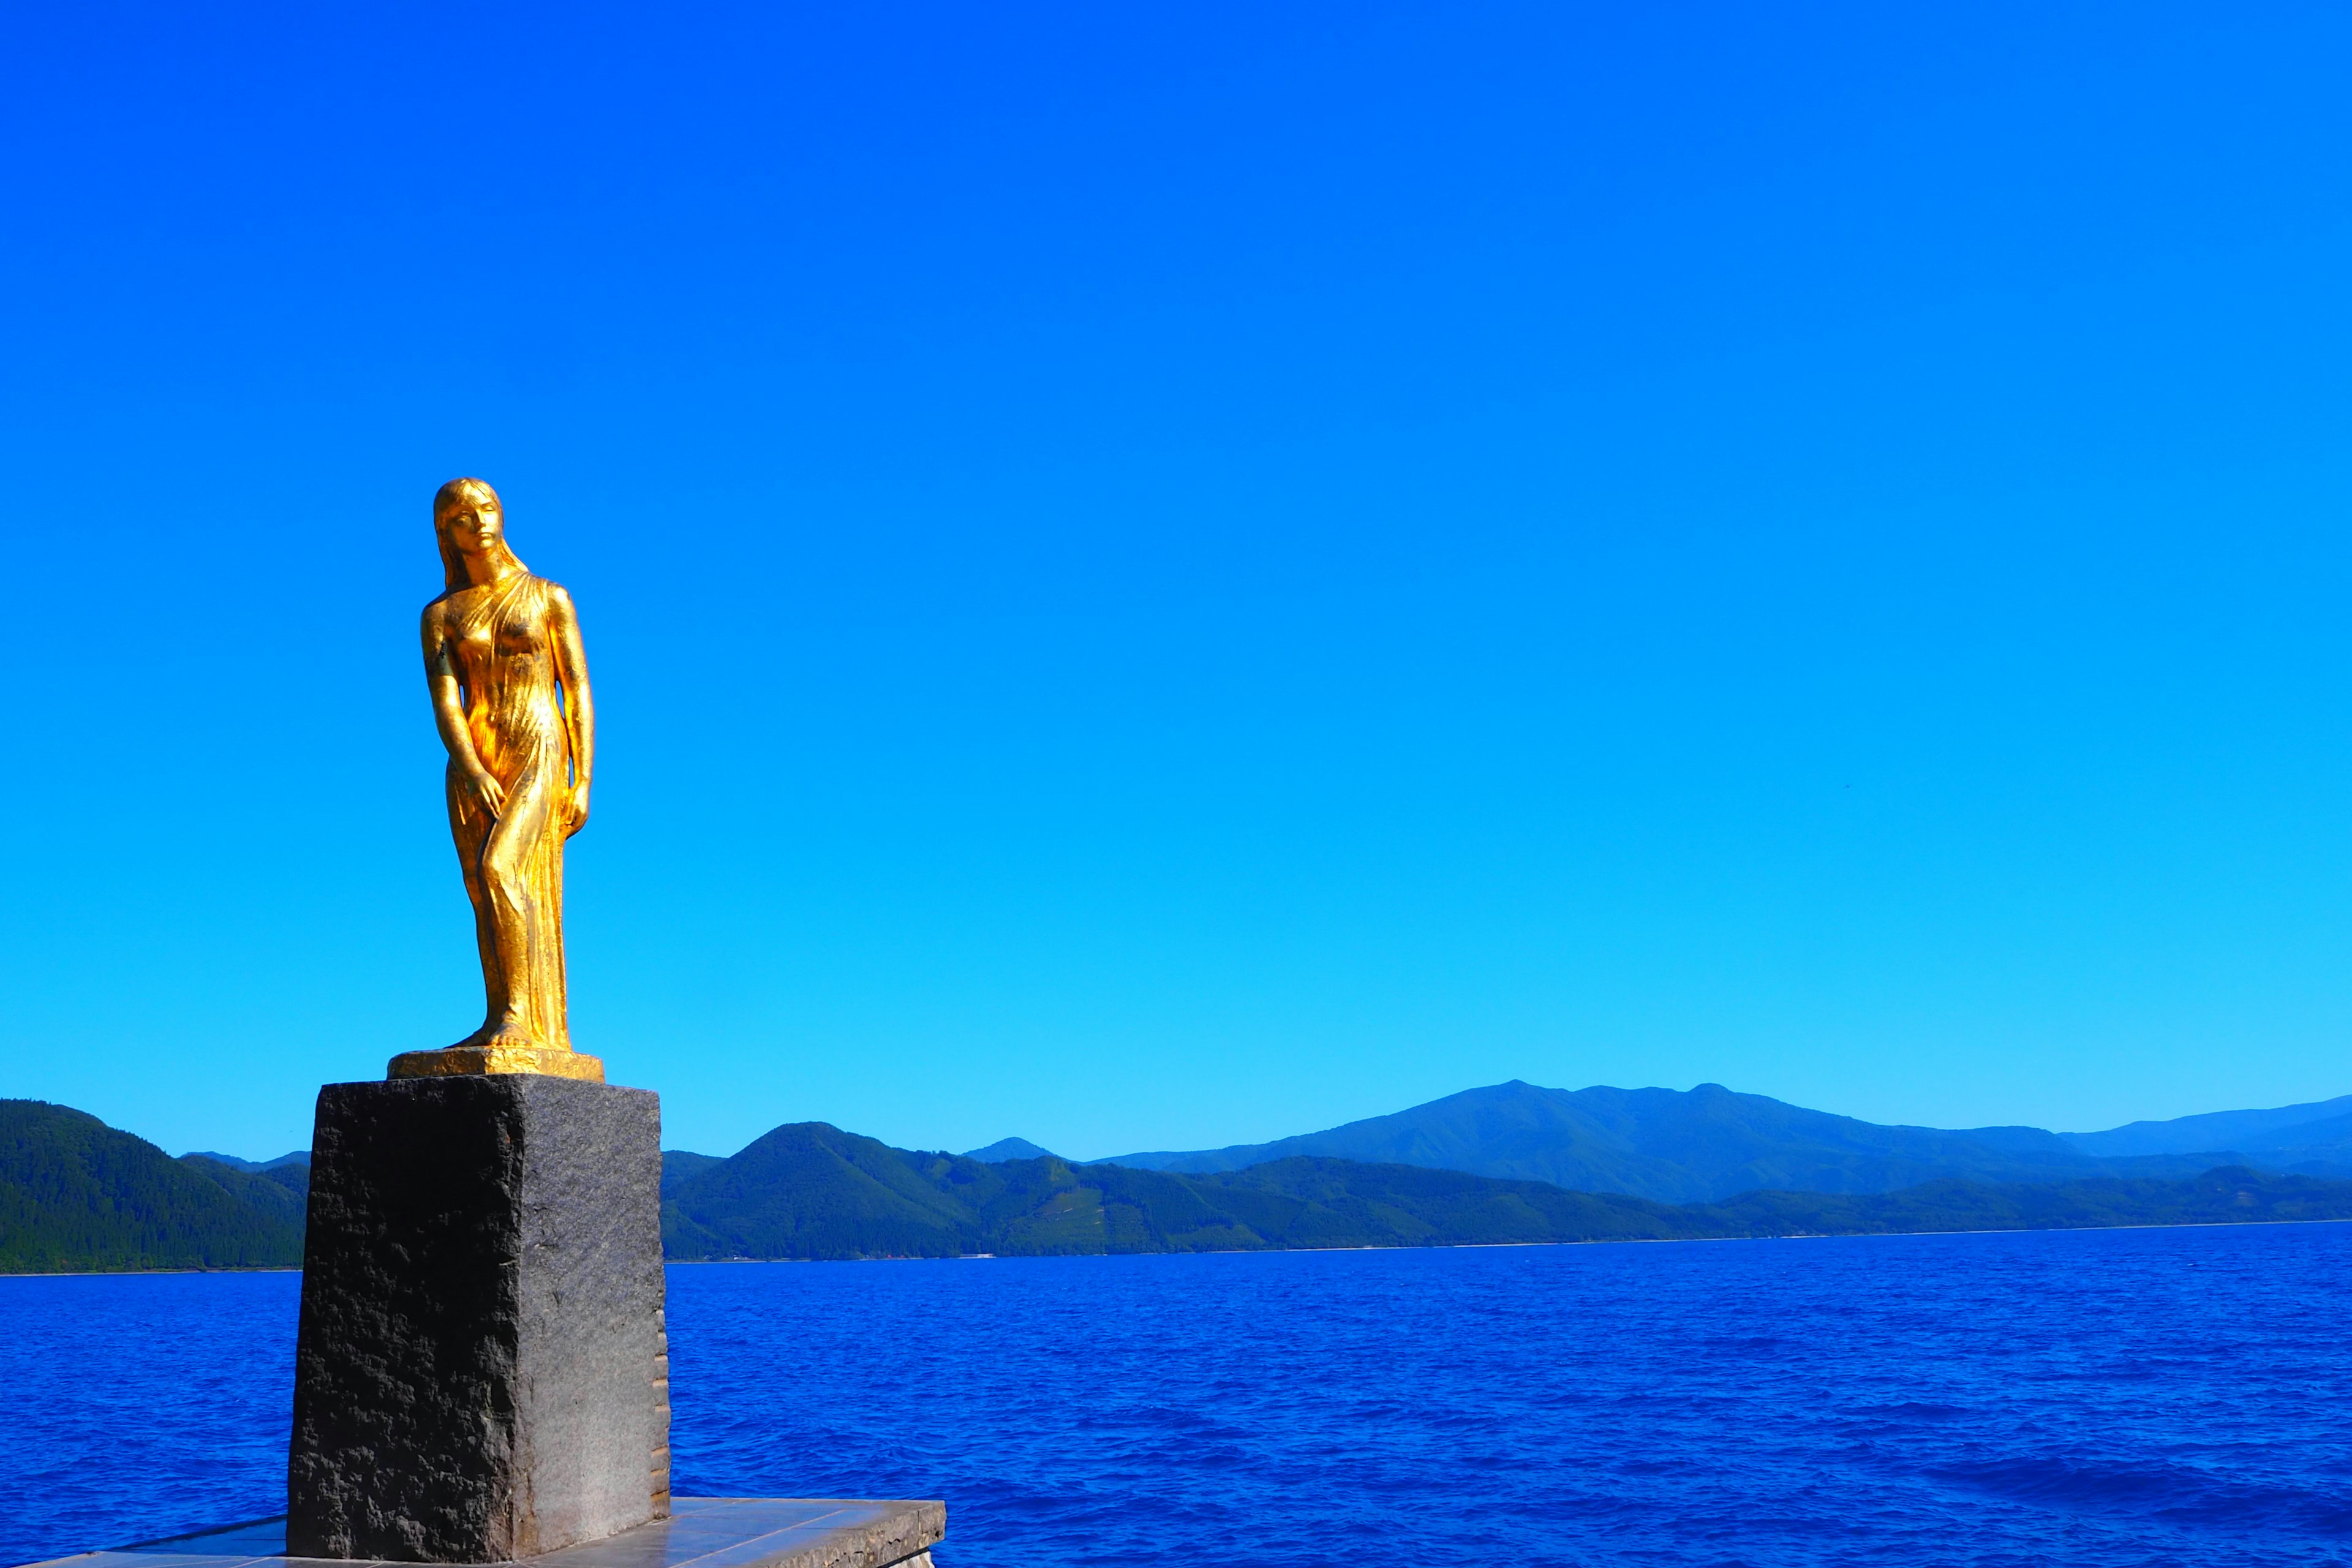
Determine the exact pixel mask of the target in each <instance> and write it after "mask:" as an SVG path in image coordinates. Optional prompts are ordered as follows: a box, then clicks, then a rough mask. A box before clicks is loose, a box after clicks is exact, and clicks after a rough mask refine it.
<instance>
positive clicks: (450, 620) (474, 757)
mask: <svg viewBox="0 0 2352 1568" xmlns="http://www.w3.org/2000/svg"><path fill="white" fill-rule="evenodd" d="M505 525H506V518H505V514H504V510H503V509H502V508H501V507H500V506H499V497H498V492H497V491H496V490H493V489H490V487H489V486H488V485H486V484H484V483H483V482H482V481H481V480H479V479H452V480H450V481H449V482H448V483H447V484H446V485H443V486H442V487H441V490H440V493H439V494H438V495H436V496H435V497H434V498H433V529H434V531H435V533H436V534H437V535H438V536H439V538H440V542H441V566H442V571H443V574H444V575H445V577H446V582H447V584H448V586H447V591H446V593H444V594H443V595H441V596H440V597H439V598H437V599H436V600H434V601H433V602H432V603H431V604H429V605H425V619H424V626H423V632H424V637H425V680H426V683H427V684H428V685H429V686H430V687H431V688H432V692H433V716H434V719H435V721H436V723H438V724H439V726H440V729H441V742H442V744H443V745H445V746H446V747H447V748H448V749H449V775H448V777H449V831H450V834H451V836H452V837H455V838H456V839H457V863H458V865H459V866H460V867H461V868H463V869H464V871H465V874H466V894H467V897H468V898H470V899H471V900H473V901H474V934H475V939H476V941H477V942H478V943H479V944H480V947H481V952H482V988H483V990H484V991H485V992H486V993H487V994H488V1004H489V1005H488V1016H486V1017H484V1019H483V1020H482V1026H481V1027H480V1028H478V1029H477V1030H475V1031H474V1032H473V1033H472V1034H471V1035H469V1036H467V1037H466V1038H465V1039H463V1040H460V1041H458V1042H457V1044H456V1045H454V1046H452V1047H449V1048H448V1049H446V1050H442V1051H410V1052H407V1053H405V1054H404V1055H402V1056H399V1057H395V1058H394V1059H393V1063H392V1076H393V1077H394V1078H419V1077H428V1076H435V1075H439V1074H444V1073H492V1072H544V1073H556V1074H560V1075H562V1076H563V1077H566V1078H584V1079H599V1080H601V1079H603V1078H604V1063H602V1062H600V1061H598V1060H597V1059H596V1058H594V1057H590V1056H582V1055H580V1054H578V1053H576V1052H574V1051H573V1050H572V1036H571V1031H570V1030H569V1029H568V1028H567V1027H566V1026H565V1023H564V1005H563V841H564V840H565V839H567V838H569V837H572V835H573V834H574V833H577V832H579V831H580V827H581V825H582V824H583V823H584V822H586V821H587V820H588V777H589V773H590V772H591V770H592V769H593V766H594V763H595V754H596V714H595V709H594V707H593V704H592V703H591V701H590V700H589V695H588V661H587V658H586V657H585V656H584V655H583V653H582V652H581V648H580V620H579V617H578V616H576V615H575V614H574V613H573V612H572V596H571V595H569V594H566V593H565V592H564V591H563V589H562V587H561V586H559V585H558V584H553V583H551V582H549V581H548V580H547V579H546V578H544V577H534V576H532V575H531V574H530V572H528V571H527V570H525V569H524V567H523V563H521V562H520V561H518V560H517V559H515V553H514V552H513V551H512V550H510V549H509V548H508V547H507V541H506V526H505Z"/></svg>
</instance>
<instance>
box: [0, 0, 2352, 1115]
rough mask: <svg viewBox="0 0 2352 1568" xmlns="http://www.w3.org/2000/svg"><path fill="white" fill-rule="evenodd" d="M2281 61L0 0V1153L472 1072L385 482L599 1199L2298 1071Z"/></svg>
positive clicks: (2340, 60)
mask: <svg viewBox="0 0 2352 1568" xmlns="http://www.w3.org/2000/svg"><path fill="white" fill-rule="evenodd" d="M2347 32H2352V23H2347V18H2346V16H2345V14H2344V13H2342V12H2341V11H2340V9H2337V8H2334V7H2326V6H2320V5H2307V6H2260V5H2255V6H2238V7H2229V8H2216V7H2209V6H2195V7H2192V6H2185V5H2147V4H2133V5H2122V4H2116V5H1980V4H1971V5H1915V6H1900V7H1890V6H1881V5H1861V4H1855V5H1785V6H1774V7H1759V6H1747V5H1644V6H1630V5H1625V6H1606V7H1603V6H1578V5H1524V6H1514V5H1487V6H1476V7H1465V6H1438V5H1410V6H1408V5H1363V4H1349V5H1328V6H1313V5H1257V4H1254V5H1202V4H1193V5H1182V6H1127V7H1101V6H1082V5H1019V4H1008V5H992V6H987V7H970V6H948V5H931V6H927V5H877V6H862V7H846V6H841V7H829V8H819V7H784V6H760V7H751V6H743V7H730V6H712V7H704V8H699V9H695V10H692V11H690V12H688V13H685V14H664V13H661V12H658V11H657V10H655V9H650V8H644V7H630V8H615V7H599V6H594V5H574V6H567V7H562V8H560V9H559V8H555V7H545V8H538V9H531V8H513V7H503V8H502V7H497V6H489V7H466V8H463V9H458V8H446V9H435V8H432V7H426V6H415V5H411V6H402V7H382V8H378V9H377V10H375V11H373V12H372V13H366V14H362V13H360V12H358V11H356V10H351V9H348V8H320V7H294V6H285V7H280V8H276V9H272V8H269V7H266V6H260V5H238V6H233V7H232V6H210V7H206V6H194V5H170V6H162V5H157V6H133V5H89V6H80V5H77V6H65V5H27V6H17V7H12V8H10V10H9V11H8V13H7V15H6V16H5V19H0V78H5V92H0V122H5V125H4V126H0V129H5V136H6V139H7V144H8V145H9V147H10V148H11V149H12V154H11V156H10V157H9V158H8V159H7V160H5V163H0V223H5V226H6V230H7V233H6V236H5V239H6V243H5V245H0V285H5V297H6V299H7V300H8V301H9V303H8V307H7V308H6V310H5V311H0V334H5V339H0V352H5V365H6V367H7V371H6V374H5V377H0V398H5V408H0V415H5V417H0V453H5V459H6V462H7V468H8V474H9V488H10V490H11V496H10V501H11V505H10V507H9V513H10V517H11V524H10V528H9V533H10V535H11V538H10V542H9V544H8V547H7V559H8V563H9V565H10V567H11V569H12V592H11V593H10V595H9V607H10V611H9V613H10V621H11V630H12V637H11V642H12V646H13V657H14V661H15V676H14V679H13V691H14V694H15V702H14V705H13V706H14V719H13V721H12V722H11V723H10V724H9V725H8V726H7V734H6V738H5V742H0V744H5V747H6V752H5V758H0V762H5V768H0V809H5V821H6V822H7V823H8V824H10V825H11V826H9V828H8V829H7V831H6V832H5V835H0V857H5V858H0V878H5V892H6V897H5V900H0V922H5V929H0V994H5V1013H0V1062H5V1073H0V1093H5V1094H9V1095H19V1096H32V1097H37V1098H44V1099H50V1100H59V1101H63V1102H65V1103H68V1104H72V1105H76V1106H79V1107H81V1108H83V1109H86V1110H91V1111H94V1112H96V1113H98V1114H100V1115H101V1116H103V1117H105V1118H106V1119H107V1120H109V1121H112V1122H115V1123H116V1124H118V1125H121V1126H125V1127H128V1128H130V1129H131V1130H133V1131H138V1132H140V1133H142V1134H143V1135H145V1136H148V1137H151V1138H153V1139H155V1140H157V1141H158V1142H162V1143H163V1144H164V1145H165V1146H166V1147H168V1148H171V1149H173V1151H174V1152H177V1151H180V1150H183V1149H188V1148H216V1149H225V1150H229V1151H231V1152H245V1153H250V1154H268V1153H274V1152H278V1151H280V1150H283V1149H286V1148H289V1147H293V1146H296V1145H299V1144H300V1143H302V1142H305V1141H306V1140H307V1137H308V1129H309V1118H310V1100H311V1097H312V1095H313V1093H314V1092H315V1090H316V1088H317V1086H318V1085H319V1084H320V1082H321V1081H327V1080H338V1079H353V1078H365V1077H373V1076H376V1075H378V1074H380V1073H381V1072H382V1070H383V1061H384V1060H385V1058H388V1057H390V1056H391V1055H392V1054H393V1053H394V1052H396V1051H400V1050H406V1049H413V1048H417V1047H429V1046H436V1045H441V1044H445V1043H447V1042H448V1041H450V1040H454V1039H456V1038H457V1037H460V1036H462V1035H464V1034H465V1033H466V1032H467V1030H469V1029H470V1028H471V1027H472V1026H474V1024H475V1023H476V1022H478V1009H479V1005H480V1004H479V990H478V978H477V976H476V973H475V972H474V968H473V965H474V955H473V949H472V943H471V940H470V931H469V925H468V919H469V917H468V915H467V909H466V905H465V901H464V897H463V893H462V890H461V889H460V887H459V884H458V879H457V869H456V866H455V862H454V857H453V855H452V852H451V850H450V848H449V846H448V840H447V835H446V824H445V822H444V819H443V816H442V807H441V795H440V783H439V774H440V768H441V755H440V752H439V749H438V745H437V742H436V739H435V736H434V731H433V726H432V723H431V721H430V715H429V711H428V709H427V706H426V701H425V689H424V682H423V680H422V679H421V669H420V667H419V664H418V659H417V655H416V647H415V616H416V612H417V610H418V608H419V607H420V606H421V605H423V604H424V602H425V600H426V599H427V598H428V597H430V596H431V595H433V594H434V593H435V592H436V591H437V586H438V580H437V569H436V557H435V553H434V548H433V542H432V538H431V532H430V521H429V502H430V498H431V496H432V493H433V490H434V489H435V487H436V486H437V485H438V484H439V483H440V482H441V481H442V480H444V479H448V478H450V477H452V476H453V475H456V474H459V473H474V474H479V475H482V476H484V477H486V478H488V479H490V480H491V481H492V482H493V483H494V484H496V485H498V486H499V489H501V491H502V492H503V494H504V496H505V498H506V500H507V502H508V507H509V533H510V537H511V538H512V540H513V542H514V543H515V545H516V547H517V548H518V550H519V552H520V554H521V556H522V558H523V559H524V560H525V561H526V562H528V563H530V566H531V567H532V568H533V569H534V570H535V571H538V572H540V573H541V574H545V575H548V576H551V577H554V578H556V579H558V580H560V581H562V582H563V583H564V584H567V585H568V586H569V587H570V588H571V589H572V593H573V595H574V597H575V598H576V600H577V601H578V603H579V605H580V606H581V612H582V616H583V624H584V626H585V630H586V635H587V645H588V653H589V660H590V665H591V668H592V670H593V675H594V679H595V682H596V689H597V694H598V700H599V716H600V721H601V746H600V756H599V762H600V767H599V773H598V779H597V785H598V787H597V792H596V802H595V805H596V817H595V820H594V821H593V824H592V825H591V826H590V827H589V828H588V830H587V831H586V832H585V833H584V834H583V836H582V837H579V838H578V839H575V840H574V841H573V844H572V852H571V857H570V860H569V863H568V865H569V870H568V877H569V889H568V891H569V901H570V931H571V954H572V975H573V992H572V1010H573V1027H574V1034H575V1038H576V1040H577V1042H578V1043H579V1045H580V1046H581V1047H582V1048H583V1049H588V1050H593V1051H595V1052H597V1053H599V1054H600V1055H602V1056H604V1058H605V1059H606V1061H607V1063H608V1066H609V1068H610V1070H611V1072H612V1075H613V1077H614V1079H617V1080H619V1081H622V1082H626V1083H631V1084H636V1085H641V1086H645V1087H648V1088H653V1089H659V1090H660V1091H661V1092H662V1094H663V1096H664V1102H665V1107H666V1115H667V1129H668V1142H670V1143H671V1144H672V1145H673V1146H681V1147H689V1148H698V1149H704V1150H708V1151H710V1152H729V1151H731V1150H732V1149H734V1148H736V1147H739V1146H740V1144H742V1143H743V1142H748V1141H749V1140H750V1139H751V1138H752V1137H754V1136H756V1135H757V1134H758V1133H759V1132H761V1131H764V1130H766V1129H767V1128H768V1127H770V1126H772V1125H774V1124H776V1123H778V1122H781V1121H797V1120H805V1119H812V1118H820V1119H824V1120H827V1121H834V1122H836V1123H838V1124H840V1125H843V1126H845V1127H848V1128H851V1129H853V1130H856V1131H863V1132H868V1133H872V1134H874V1135H876V1136H878V1137H882V1138H886V1139H888V1140H890V1141H891V1142H897V1143H900V1144H905V1145H916V1146H923V1147H940V1146H944V1147H950V1148H964V1147H970V1146H972V1145H975V1144H979V1143H982V1142H987V1141H990V1140H992V1139H994V1138H997V1137H1000V1136H1002V1135H1004V1134H1006V1133H1019V1134H1022V1135H1024V1136H1027V1137H1030V1138H1033V1139H1035V1140H1037V1141H1038V1142H1043V1143H1045V1144H1047V1145H1049V1146H1051V1147H1054V1148H1055V1149H1057V1150H1060V1151H1062V1152H1066V1153H1070V1154H1074V1155H1081V1156H1093V1155H1102V1154H1109V1153H1116V1152H1122V1151H1126V1150H1132V1149H1138V1148H1166V1147H1196V1146H1202V1145H1211V1144H1220V1143H1225V1142H1238V1141H1244V1140H1256V1139H1262V1138H1267V1137H1273V1136H1278V1135H1281V1134H1284V1133H1288V1132H1294V1131H1304V1130H1307V1129H1310V1128H1314V1127H1320V1126H1327V1125H1330V1124H1333V1123H1336V1122H1339V1121H1346V1120H1349V1119H1352V1118H1355V1117H1359V1116H1364V1115H1370V1114H1377V1113H1380V1112H1382V1111H1386V1110H1394V1109H1398V1108H1400V1107H1402V1106H1404V1105H1407V1104H1410V1103H1413V1102H1416V1101H1419V1100H1426V1099H1430V1098H1433V1097H1435V1096H1437V1095H1440V1094H1444V1093H1448V1092H1452V1091H1453V1090H1455V1089H1462V1088H1465V1087H1468V1086H1470V1085H1474V1084H1479V1083H1489V1082H1495V1081H1498V1080H1500V1079H1508V1078H1514V1077H1517V1078H1525V1079H1530V1080H1532V1081H1536V1082H1539V1083H1547V1084H1555V1085H1563V1086H1568V1087H1580V1086H1583V1085H1586V1084H1590V1083H1616V1084H1622V1085H1629V1086H1631V1085H1644V1084H1664V1085H1667V1086H1670V1087H1674V1088H1687V1087H1689V1086H1690V1085H1692V1084H1694V1083H1697V1082H1701V1081H1708V1080H1712V1081H1717V1082H1722V1083H1726V1084H1728V1085H1731V1086H1732V1087H1734V1088H1738V1089H1749V1090H1755V1091H1759V1092H1762V1093H1767V1094H1771V1095H1776V1096H1779V1097H1780V1098H1783V1099H1787V1100H1794V1101H1797V1102H1799V1103H1802V1104H1806V1105H1811V1106H1817V1107H1820V1108H1822V1109H1826V1110H1837V1111H1843V1112H1847V1113H1851V1114H1854V1115H1859V1116H1864V1117H1868V1118H1872V1119H1874V1120H1879V1121H1909V1122H1919V1123H1927V1124H1935V1125H1947V1126H1965V1125H1974V1124H1981V1123H1986V1122H2032V1123H2037V1124H2041V1125H2047V1126H2055V1127H2059V1128H2064V1129H2079V1128H2091V1127H2099V1126H2105V1125H2109V1124H2112V1123H2116V1122H2120V1121H2127V1120H2131V1119H2135V1118H2139V1117H2163V1116H2173V1115H2179V1114H2185V1113H2188V1112H2192V1111H2199V1110H2216V1109H2222V1108H2228V1107H2237V1106H2246V1105H2259V1104H2275V1103H2283V1102H2286V1101H2290V1100H2307V1099H2315V1098H2320V1097H2323V1096H2326V1095H2332V1094H2337V1093H2342V1092H2345V1091H2346V1090H2347V1089H2352V1051H2347V1038H2348V1037H2352V809H2347V799H2352V789H2348V788H2347V786H2352V730H2347V692H2352V642H2347V631H2346V623H2347V616H2346V613H2345V612H2346V605H2347V588H2352V551H2347V544H2346V538H2347V520H2352V460H2347V459H2352V444H2347V428H2352V427H2348V426H2347V416H2352V373H2347V367H2352V309H2347V298H2348V297H2352V291H2347V287H2346V279H2347V278H2352V201H2347V197H2352V97H2347V94H2345V93H2344V91H2343V90H2342V83H2343V81H2344V80H2345V79H2346V74H2347V66H2352V58H2347V56H2352V47H2347V45H2348V44H2352V37H2347Z"/></svg>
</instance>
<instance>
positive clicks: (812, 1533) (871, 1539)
mask: <svg viewBox="0 0 2352 1568" xmlns="http://www.w3.org/2000/svg"><path fill="white" fill-rule="evenodd" d="M671 1507H672V1510H673V1511H672V1513H671V1515H670V1517H669V1518H667V1519H658V1520H656V1521H653V1522H652V1523H651V1524H641V1525H639V1526H637V1527H636V1528H635V1530H627V1531H622V1532H621V1533H620V1534H618V1535H613V1536H607V1537H606V1538H605V1539H604V1540H603V1541H594V1542H589V1543H587V1544H586V1545H584V1546H568V1547H565V1548H563V1549H562V1551H560V1552H547V1553H546V1554H544V1555H542V1556H539V1557H532V1558H528V1559H526V1560H525V1561H526V1562H527V1563H529V1565H530V1568H932V1563H931V1554H930V1553H931V1548H932V1547H933V1546H934V1545H936V1544H938V1542H940V1539H941V1538H942V1537H944V1536H945V1535H946V1534H947V1529H948V1505H947V1504H945V1503H943V1502H884V1501H877V1500H870V1499H858V1498H677V1499H676V1500H673V1502H672V1504H671ZM370 1561H371V1562H372V1563H383V1564H384V1568H391V1565H390V1564H389V1563H386V1562H385V1560H383V1559H373V1560H370ZM329 1564H332V1565H333V1568H354V1561H353V1560H352V1559H350V1558H333V1559H330V1558H318V1557H293V1556H289V1555H288V1554H287V1551H286V1521H285V1520H284V1519H282V1518H280V1519H265V1520H255V1521H249V1522H247V1523H244V1524H233V1525H229V1526H227V1527H226V1528H224V1529H220V1530H208V1531H203V1532H201V1533H199V1534H195V1535H180V1536H174V1537H173V1538H172V1539H170V1540H168V1541H151V1542H145V1543H143V1544H142V1545H138V1546H124V1547H119V1548H117V1549H116V1550H114V1551H111V1552H83V1553H82V1554H81V1555H80V1556H79V1557H59V1558H55V1559H53V1560H51V1561H50V1562H48V1563H35V1564H30V1565H28V1568H327V1565H329ZM402 1568H406V1565H402Z"/></svg>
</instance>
